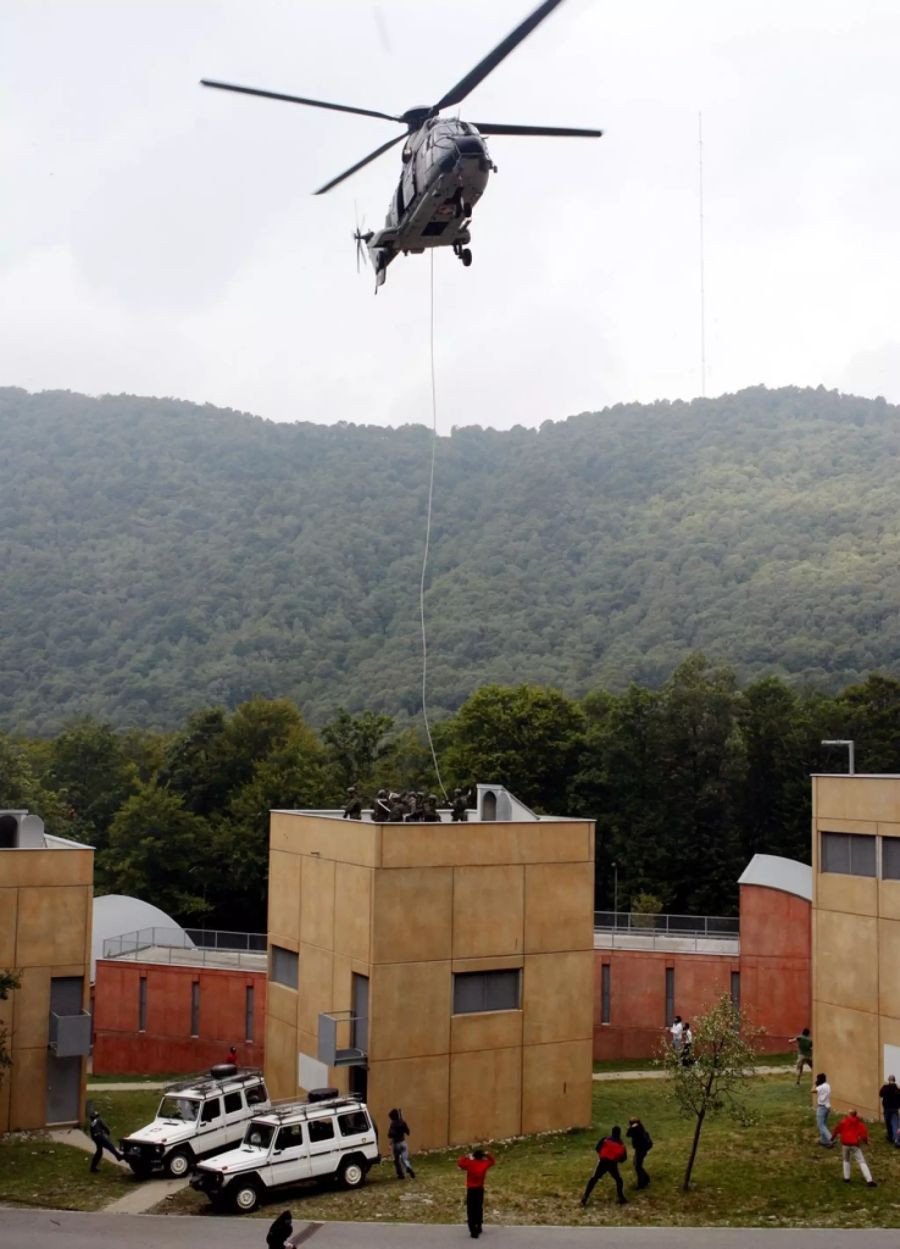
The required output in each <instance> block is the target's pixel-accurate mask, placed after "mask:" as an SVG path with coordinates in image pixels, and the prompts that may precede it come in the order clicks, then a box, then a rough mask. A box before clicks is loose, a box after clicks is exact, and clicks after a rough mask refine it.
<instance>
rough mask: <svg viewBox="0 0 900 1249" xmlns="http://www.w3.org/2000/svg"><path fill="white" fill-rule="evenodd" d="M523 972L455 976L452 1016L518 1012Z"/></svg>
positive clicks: (480, 972) (470, 972)
mask: <svg viewBox="0 0 900 1249" xmlns="http://www.w3.org/2000/svg"><path fill="white" fill-rule="evenodd" d="M521 979H522V973H521V972H520V971H519V969H518V968H516V969H515V971H464V972H458V973H457V974H456V975H455V976H454V977H453V1013H454V1015H471V1014H476V1013H478V1012H480V1011H488V1010H519V986H520V982H521Z"/></svg>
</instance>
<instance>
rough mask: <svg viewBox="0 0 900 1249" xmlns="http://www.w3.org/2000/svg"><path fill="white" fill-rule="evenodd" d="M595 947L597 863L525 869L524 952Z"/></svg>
mask: <svg viewBox="0 0 900 1249" xmlns="http://www.w3.org/2000/svg"><path fill="white" fill-rule="evenodd" d="M593 945H594V864H593V863H592V862H591V863H589V862H582V863H537V864H530V865H529V866H528V867H526V869H525V953H526V954H534V953H539V952H540V953H543V952H549V951H551V950H590V949H593Z"/></svg>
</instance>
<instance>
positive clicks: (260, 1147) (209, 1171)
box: [191, 1097, 380, 1214]
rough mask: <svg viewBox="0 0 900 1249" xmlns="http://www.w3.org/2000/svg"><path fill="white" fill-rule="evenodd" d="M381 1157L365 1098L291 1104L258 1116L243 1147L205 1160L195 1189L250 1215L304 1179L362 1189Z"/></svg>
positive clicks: (246, 1134)
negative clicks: (276, 1193) (277, 1192)
mask: <svg viewBox="0 0 900 1249" xmlns="http://www.w3.org/2000/svg"><path fill="white" fill-rule="evenodd" d="M379 1161H380V1156H379V1152H378V1137H377V1133H376V1131H375V1124H374V1123H373V1122H372V1117H371V1115H370V1114H369V1111H368V1109H367V1107H366V1105H365V1103H364V1102H361V1101H359V1100H358V1099H357V1098H355V1097H335V1098H330V1099H328V1100H327V1101H310V1102H290V1103H288V1104H285V1105H280V1106H274V1107H272V1109H271V1110H268V1111H266V1112H265V1113H264V1114H257V1115H254V1117H253V1119H252V1120H251V1122H250V1123H249V1124H248V1125H247V1130H246V1132H245V1133H244V1140H243V1143H242V1144H241V1145H240V1147H239V1148H238V1149H232V1150H229V1152H228V1153H225V1154H219V1156H218V1157H216V1158H212V1159H210V1161H209V1162H202V1163H200V1165H199V1166H198V1167H197V1172H196V1174H195V1175H194V1177H193V1178H192V1180H191V1187H192V1188H196V1189H197V1190H198V1191H200V1192H204V1193H206V1195H207V1196H208V1197H209V1199H210V1201H211V1202H212V1203H213V1205H215V1206H229V1207H230V1208H231V1209H233V1210H235V1211H236V1212H237V1213H238V1214H246V1213H249V1212H250V1211H251V1210H255V1209H256V1207H257V1206H258V1205H259V1203H260V1200H261V1199H262V1198H263V1197H264V1196H265V1195H266V1194H267V1193H269V1192H270V1191H272V1190H277V1189H280V1188H283V1187H285V1186H287V1185H289V1184H300V1183H302V1182H303V1181H304V1180H317V1179H318V1180H321V1179H326V1178H327V1179H335V1180H337V1181H338V1182H339V1183H340V1184H342V1185H343V1186H344V1187H345V1188H359V1187H361V1185H363V1184H365V1182H366V1173H367V1172H368V1170H369V1167H370V1166H372V1165H373V1164H374V1163H376V1162H379Z"/></svg>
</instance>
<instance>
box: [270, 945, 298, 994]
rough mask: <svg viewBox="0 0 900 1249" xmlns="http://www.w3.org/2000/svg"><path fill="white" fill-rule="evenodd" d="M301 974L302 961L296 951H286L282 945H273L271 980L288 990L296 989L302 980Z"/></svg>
mask: <svg viewBox="0 0 900 1249" xmlns="http://www.w3.org/2000/svg"><path fill="white" fill-rule="evenodd" d="M299 973H300V959H299V958H298V956H297V955H296V954H295V953H294V951H293V950H285V949H283V948H282V946H280V945H273V946H272V960H271V971H270V973H269V976H270V978H271V979H272V980H274V982H275V983H276V984H283V985H284V987H285V988H286V989H296V987H297V985H298V983H299V979H300V975H299Z"/></svg>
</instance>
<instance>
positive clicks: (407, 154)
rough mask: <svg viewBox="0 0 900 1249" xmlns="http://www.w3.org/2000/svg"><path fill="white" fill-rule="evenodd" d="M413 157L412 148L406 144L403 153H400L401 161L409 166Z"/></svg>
mask: <svg viewBox="0 0 900 1249" xmlns="http://www.w3.org/2000/svg"><path fill="white" fill-rule="evenodd" d="M411 157H412V147H411V146H410V145H409V144H408V143H404V144H403V151H402V152H401V153H400V159H401V160H402V161H403V163H404V165H408V164H409V161H410V158H411Z"/></svg>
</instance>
